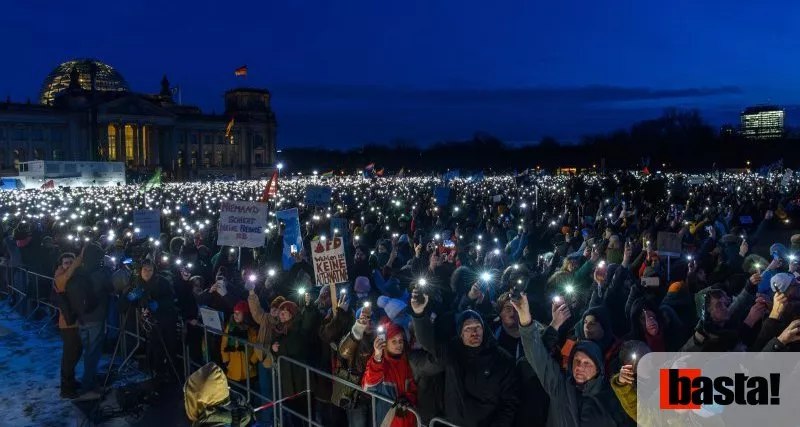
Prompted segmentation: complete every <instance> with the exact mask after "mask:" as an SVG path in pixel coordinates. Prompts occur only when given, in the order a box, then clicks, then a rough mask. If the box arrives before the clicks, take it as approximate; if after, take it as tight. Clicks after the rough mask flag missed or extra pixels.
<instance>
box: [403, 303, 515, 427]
mask: <svg viewBox="0 0 800 427" xmlns="http://www.w3.org/2000/svg"><path fill="white" fill-rule="evenodd" d="M428 299H429V298H428V295H425V294H418V293H417V291H414V293H413V295H412V298H411V308H412V309H413V311H414V331H415V332H416V334H417V340H418V341H419V343H420V344H421V345H422V347H423V349H424V350H425V351H426V352H427V353H428V354H429V355H430V357H429V359H428V362H429V363H430V365H431V366H428V367H426V368H425V369H424V370H425V371H426V372H436V371H438V372H442V371H443V372H444V376H445V378H444V381H445V385H444V414H443V415H444V417H445V418H447V420H448V421H450V422H452V423H454V424H457V425H461V426H465V427H471V426H476V427H477V426H484V425H490V424H491V425H493V426H511V425H513V423H514V416H515V412H516V410H517V405H518V402H519V401H518V396H519V394H518V392H517V387H518V384H517V377H516V371H515V364H514V360H513V358H511V357H510V356H509V354H508V353H507V352H506V351H505V350H503V349H502V348H500V347H499V346H498V345H497V343H496V341H495V340H494V337H493V336H492V335H491V334H488V333H485V325H484V321H483V319H482V318H481V317H480V315H479V314H478V313H476V312H474V311H472V310H466V311H464V312H461V313H460V314H458V316H457V318H456V333H457V335H456V336H455V337H454V338H453V339H451V340H449V341H448V342H437V341H436V338H435V332H434V327H433V324H432V322H431V320H430V317H426V316H425V308H426V307H427V305H428Z"/></svg>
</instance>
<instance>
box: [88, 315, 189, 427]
mask: <svg viewBox="0 0 800 427" xmlns="http://www.w3.org/2000/svg"><path fill="white" fill-rule="evenodd" d="M129 312H130V308H129V309H127V310H125V313H124V314H123V317H122V321H121V322H120V328H119V335H118V336H117V342H116V344H114V352H113V353H112V354H111V360H110V361H109V363H108V372H106V375H105V378H104V379H103V385H102V393H101V395H100V397H99V398H98V399H97V400H96V401H95V403H94V404H93V406H92V407H91V409H90V410H89V411H88V413H87V416H86V419H85V420H84V422H83V423H81V425H82V426H83V425H86V424H88V423H90V422H93V423H95V424H97V423H98V422H99V421H101V420H100V418H101V417H102V416H103V414H104V412H103V411H101V407H100V404H101V403H102V402H103V401H104V400H105V399H106V397H107V396H108V393H109V392H110V391H111V388H110V387H109V386H108V383H109V379H110V378H111V372H112V371H113V369H114V362H115V361H116V359H117V356H118V355H119V349H120V346H121V343H122V340H123V336H124V335H125V333H126V330H125V326H126V324H127V321H128V317H130V316H129ZM142 314H143V313H140V310H134V316H135V321H136V325H137V326H140V325H141V329H142V330H144V331H145V333H146V334H147V335H148V337H150V338H151V339H152V335H154V334H155V335H156V336H157V341H158V343H159V344H160V345H161V350H163V352H164V356H165V357H166V359H167V362H168V364H169V366H170V368H171V370H172V371H171V372H172V374H173V375H174V376H175V380H176V381H177V382H180V375H179V374H178V371H177V369H176V368H175V364H174V362H173V360H172V356H171V355H170V353H169V351H168V349H167V345H166V342H165V341H164V337H163V336H162V335H161V330H160V329H159V328H158V324H157V322H155V320H154V319H152V318H150V316H143V315H142ZM137 329H138V328H137ZM151 345H152V344H151ZM136 347H137V348H138V342H137V346H136ZM134 350H135V348H134ZM147 353H148V364H149V365H150V366H149V368H150V375H151V376H150V380H151V381H152V380H154V379H155V378H156V372H155V369H154V367H153V360H152V359H153V356H152V354H151V350H150V349H148V351H147ZM132 355H133V354H131V355H130V356H132ZM130 356H129V357H128V358H126V359H125V360H124V361H123V362H122V364H121V365H120V366H119V367H118V368H117V373H119V372H120V371H122V368H123V367H124V366H125V363H126V362H127V361H128V359H129V358H130ZM124 412H125V411H124V410H123V411H119V410H117V411H112V413H113V414H118V415H121V414H123V413H124Z"/></svg>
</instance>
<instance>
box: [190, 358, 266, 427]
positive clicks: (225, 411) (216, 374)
mask: <svg viewBox="0 0 800 427" xmlns="http://www.w3.org/2000/svg"><path fill="white" fill-rule="evenodd" d="M183 396H184V408H185V409H186V417H187V418H189V421H191V422H192V426H236V427H238V426H246V425H248V424H250V416H249V414H247V413H246V411H244V413H243V414H242V416H241V417H239V422H237V423H234V418H236V417H234V412H235V411H236V409H237V408H234V407H233V405H231V404H230V392H229V390H228V379H227V378H225V374H224V373H223V372H222V369H220V367H219V366H217V365H215V364H213V363H208V364H206V365H205V366H203V367H202V368H200V369H198V370H197V371H195V372H194V373H193V374H192V375H190V376H189V378H187V379H186V385H185V386H184V388H183Z"/></svg>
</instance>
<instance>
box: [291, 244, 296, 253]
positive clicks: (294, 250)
mask: <svg viewBox="0 0 800 427" xmlns="http://www.w3.org/2000/svg"><path fill="white" fill-rule="evenodd" d="M289 253H291V254H296V253H297V245H291V246H289Z"/></svg>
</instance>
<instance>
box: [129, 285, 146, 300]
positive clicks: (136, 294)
mask: <svg viewBox="0 0 800 427" xmlns="http://www.w3.org/2000/svg"><path fill="white" fill-rule="evenodd" d="M143 294H144V289H142V288H141V287H136V288H133V289H132V290H131V291H130V292H128V295H127V296H126V298H127V299H128V301H131V302H133V301H136V300H138V299H139V298H141V297H142V295H143Z"/></svg>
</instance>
